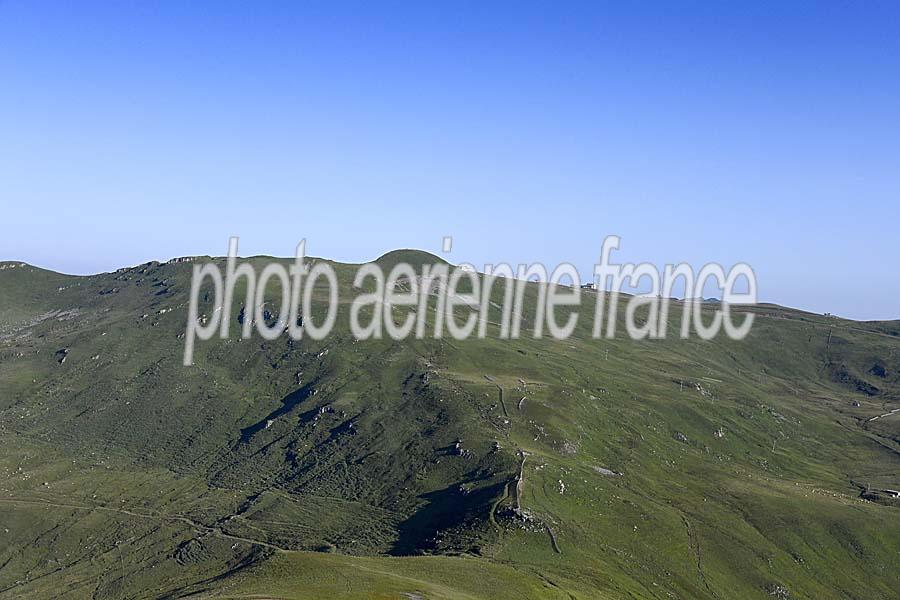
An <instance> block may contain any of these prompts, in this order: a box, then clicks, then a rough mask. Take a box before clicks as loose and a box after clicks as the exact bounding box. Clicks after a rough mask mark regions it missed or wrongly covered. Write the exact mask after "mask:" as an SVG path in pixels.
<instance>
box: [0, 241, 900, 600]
mask: <svg viewBox="0 0 900 600" xmlns="http://www.w3.org/2000/svg"><path fill="white" fill-rule="evenodd" d="M217 260H220V259H217ZM266 260H267V259H265V258H262V257H259V258H256V259H253V261H254V262H255V263H257V264H259V265H262V264H263V263H264V262H265V261H266ZM311 260H312V261H315V260H318V259H311ZM400 260H404V261H409V262H413V263H415V264H417V265H422V264H426V263H432V262H435V261H437V260H439V259H437V258H435V257H432V256H430V255H426V254H424V253H416V252H415V251H398V252H397V253H390V254H388V255H386V256H385V257H382V259H379V262H381V263H383V264H385V265H392V264H395V263H396V262H398V261H400ZM3 264H5V265H15V266H10V267H8V268H4V269H2V270H0V436H2V440H3V444H2V446H0V504H2V505H3V510H2V512H0V535H2V536H4V543H3V544H2V545H0V598H2V597H10V598H29V597H30V598H49V597H71V598H88V597H92V598H162V597H166V598H176V597H185V596H188V595H198V596H201V597H231V598H248V597H279V598H282V597H283V598H318V597H326V596H330V597H361V598H362V597H365V598H368V597H379V598H401V597H407V598H409V597H416V596H420V597H425V598H504V597H516V598H527V597H534V598H545V597H551V598H552V597H560V598H573V597H574V598H629V597H631V598H671V597H678V598H710V599H712V598H765V597H772V596H774V597H792V598H793V597H796V598H893V597H896V590H897V589H900V575H898V573H900V568H898V567H900V554H898V553H900V519H898V514H900V513H898V510H900V506H898V505H896V504H895V503H894V501H893V500H892V499H890V498H889V497H887V495H885V494H884V493H882V492H879V491H878V490H883V489H898V488H900V454H898V453H900V412H898V413H893V414H890V413H891V411H892V410H894V409H896V408H900V352H898V350H900V324H898V323H897V322H880V323H858V322H851V321H844V320H841V319H835V318H826V317H823V316H819V315H812V314H809V313H804V312H802V311H796V310H792V309H785V308H781V307H777V306H770V305H760V306H757V307H752V308H745V309H742V310H752V311H754V312H756V313H757V318H756V323H755V325H754V328H753V330H752V332H751V334H750V336H749V337H748V338H747V339H746V340H744V341H741V342H735V341H731V340H727V339H718V338H717V339H715V340H712V341H709V342H705V341H702V340H699V339H697V338H692V339H687V340H682V339H679V338H677V336H674V335H673V336H670V337H669V338H667V339H665V340H647V341H643V342H634V341H630V340H627V339H624V338H623V337H622V336H623V335H624V329H620V331H621V332H622V333H621V334H620V336H619V338H618V339H614V340H606V339H603V340H598V339H593V338H591V336H590V332H591V328H592V324H593V323H592V316H593V303H594V301H595V298H596V297H595V296H594V294H592V293H588V294H585V295H584V297H583V306H582V307H581V310H580V314H581V317H580V320H579V323H578V327H577V329H576V332H575V334H574V335H573V336H572V337H571V338H570V339H568V340H565V341H557V340H553V339H539V340H536V339H533V338H532V337H531V330H530V325H529V323H531V322H533V311H534V303H535V298H536V293H537V287H536V286H535V285H530V286H529V289H528V290H527V292H526V299H527V308H526V311H525V315H524V317H525V320H524V323H525V324H524V326H523V335H522V338H521V339H518V340H500V339H497V337H498V336H497V329H498V328H497V327H496V325H494V324H492V325H491V326H490V327H489V328H488V332H489V333H488V337H487V338H486V339H471V340H466V341H456V340H452V339H447V338H444V339H424V340H407V341H402V342H396V341H393V340H390V339H384V340H370V341H357V340H355V339H353V337H352V336H351V335H350V333H349V327H348V313H349V301H350V299H352V297H353V292H352V290H351V283H352V278H353V275H354V273H355V267H352V266H349V265H340V264H335V263H333V266H334V268H335V270H336V271H337V273H338V276H339V279H340V288H341V299H342V302H343V304H342V305H341V311H340V313H339V317H338V325H337V327H336V330H335V333H333V334H332V335H331V336H329V337H328V338H326V339H325V340H322V341H312V340H308V339H303V340H300V341H296V342H295V341H291V340H290V339H289V338H288V337H287V336H282V337H281V338H279V339H277V340H274V341H271V342H268V341H264V340H262V339H261V338H260V337H259V336H258V335H254V337H251V338H250V339H245V340H241V339H239V336H238V334H239V327H240V321H239V319H240V318H241V314H240V308H241V298H242V295H243V288H241V287H240V286H239V287H238V289H237V290H236V293H235V299H236V300H235V307H234V310H233V313H232V314H230V315H227V318H228V319H229V322H230V326H231V328H232V336H231V338H230V339H228V340H220V339H214V340H210V341H207V342H198V344H197V346H196V351H195V364H194V365H193V366H192V367H184V366H182V355H183V349H184V339H183V334H184V330H185V323H186V321H187V303H188V293H189V291H190V277H191V268H192V265H191V264H190V263H172V264H159V263H149V264H146V265H141V266H138V267H134V268H129V269H122V270H119V271H117V272H115V273H108V274H101V275H95V276H89V277H73V276H66V275H60V274H57V273H52V272H48V271H44V270H41V269H37V268H35V267H31V266H28V265H21V266H20V263H3ZM270 292H271V294H270V296H271V297H272V298H274V297H275V296H277V292H278V290H277V289H275V287H274V286H273V289H272V290H270ZM501 292H502V290H500V289H497V290H494V293H493V294H492V296H493V298H492V299H493V300H494V301H495V302H497V303H499V302H501V301H502V293H501ZM324 293H325V291H324V289H320V290H317V292H316V294H315V298H316V300H317V305H316V307H315V309H314V310H313V314H314V315H317V314H321V312H322V311H323V310H324V306H323V305H322V302H323V301H324V298H325V296H324ZM204 310H205V311H207V312H208V311H211V304H210V302H207V303H206V304H205V305H204ZM458 312H459V314H460V315H464V314H465V312H466V309H462V308H460V309H458ZM621 313H622V314H624V309H623V310H622V311H621ZM395 316H396V318H397V319H399V318H400V317H401V316H402V314H401V311H399V310H398V311H397V314H396V315H395ZM305 317H308V316H305ZM433 318H434V316H433V312H432V313H429V319H430V320H433ZM680 318H681V311H680V306H679V305H676V306H675V307H674V308H673V311H672V313H671V314H670V317H669V321H670V328H671V331H677V328H678V326H679V323H680ZM498 320H499V311H498V314H496V315H492V318H491V321H492V322H494V323H496V322H497V321H498ZM620 326H621V324H620ZM881 415H889V416H881ZM875 417H878V418H875ZM403 594H407V596H403ZM409 594H411V596H410V595H409ZM785 594H789V596H785Z"/></svg>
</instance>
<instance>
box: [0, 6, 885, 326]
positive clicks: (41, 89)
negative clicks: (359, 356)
mask: <svg viewBox="0 0 900 600" xmlns="http://www.w3.org/2000/svg"><path fill="white" fill-rule="evenodd" d="M309 4H310V5H309V6H305V7H301V6H300V3H293V2H290V3H289V2H285V3H283V4H281V3H270V2H241V3H226V2H219V1H216V2H206V3H203V2H190V3H188V2H176V1H172V2H133V3H132V2H109V3H93V2H90V1H87V0H79V1H78V2H65V3H54V2H41V1H24V0H23V1H19V0H0V215H2V216H0V219H2V221H0V222H2V224H3V228H2V232H3V234H2V237H0V259H16V260H25V261H28V262H31V263H33V264H37V265H39V266H44V267H48V268H52V269H56V270H61V271H65V272H70V273H91V272H98V271H107V270H112V269H115V268H117V267H120V266H124V265H130V264H136V263H139V262H144V261H147V260H151V259H158V260H165V259H168V258H171V257H174V256H181V255H190V254H224V253H225V251H226V248H227V238H228V236H229V235H239V236H240V237H241V254H243V255H249V254H275V255H291V254H292V253H293V249H294V246H295V244H296V243H297V241H299V240H300V239H301V238H307V240H308V242H307V248H308V253H309V254H312V255H316V256H324V257H328V258H334V259H338V260H344V261H352V262H363V261H366V260H369V259H372V258H375V257H376V256H378V255H380V254H381V253H383V252H384V251H387V250H390V249H394V248H398V247H416V248H422V249H426V250H430V251H433V252H437V251H438V250H439V249H440V246H441V238H442V236H444V235H452V236H454V247H453V252H452V254H451V255H450V256H449V258H450V260H451V261H454V262H459V261H463V260H466V261H471V262H473V263H476V264H484V263H486V262H499V261H512V262H516V263H518V262H526V261H527V262H531V261H543V262H545V263H549V264H556V263H559V262H563V261H567V262H572V263H574V264H575V265H576V266H578V267H579V268H580V269H581V270H582V272H583V273H585V274H587V273H589V269H590V266H591V265H592V264H593V263H594V262H595V260H596V257H597V254H598V252H599V249H600V243H601V240H602V239H603V237H604V236H605V235H607V234H618V235H620V236H622V239H623V249H622V251H621V253H620V254H619V255H618V256H619V257H620V258H621V259H623V260H631V261H642V260H648V261H652V262H656V263H667V262H670V263H671V262H679V261H682V260H686V261H689V262H692V263H695V264H698V265H699V264H701V263H704V262H707V261H718V262H721V263H724V264H726V265H728V264H731V263H734V262H736V261H747V262H749V263H750V264H751V265H753V267H754V268H755V270H756V273H757V277H758V280H759V286H760V295H761V298H762V299H763V300H767V301H774V302H778V303H780V304H786V305H790V306H797V307H800V308H806V309H810V310H815V311H819V312H825V311H828V312H834V313H837V314H840V315H844V316H848V317H853V318H860V319H874V318H900V265H898V259H900V235H898V228H900V33H898V32H900V3H897V2H834V3H828V2H820V1H817V2H790V1H789V2H744V3H741V4H744V5H745V6H743V7H739V6H737V5H738V3H735V2H722V3H716V2H666V3H653V2H639V3H623V4H631V5H632V6H631V7H629V8H622V7H619V6H617V5H618V4H620V3H611V2H609V3H604V2H589V3H584V4H579V3H574V2H540V3H533V4H532V3H524V2H510V3H498V2H443V3H432V2H415V3H414V2H409V3H393V2H390V3H382V2H377V3H375V2H365V3H363V2H360V3H340V7H338V8H334V7H330V6H327V5H328V4H332V3H324V2H321V3H309ZM438 4H440V5H441V6H438Z"/></svg>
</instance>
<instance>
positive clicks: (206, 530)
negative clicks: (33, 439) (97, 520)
mask: <svg viewBox="0 0 900 600" xmlns="http://www.w3.org/2000/svg"><path fill="white" fill-rule="evenodd" d="M0 503H5V504H20V505H32V506H52V507H55V508H65V509H69V510H83V511H86V512H93V511H102V512H112V513H118V514H122V515H128V516H130V517H135V518H138V519H153V520H157V521H179V522H181V523H184V524H186V525H188V526H190V527H192V528H193V529H194V530H196V531H197V532H198V533H202V534H208V535H215V536H218V537H221V538H223V539H227V540H231V541H235V542H244V543H246V544H251V545H253V546H260V547H263V548H268V549H270V550H276V551H278V552H290V551H291V550H290V549H288V548H282V547H280V546H276V545H275V544H270V543H269V542H264V541H262V540H254V539H251V538H246V537H242V536H239V535H232V534H230V533H225V532H224V531H222V529H221V528H219V527H209V526H207V525H203V524H202V523H198V522H197V521H194V520H193V519H191V518H188V517H185V516H183V515H166V514H153V513H140V512H135V511H133V510H128V509H125V508H112V507H109V506H99V505H95V506H84V505H80V504H66V503H62V502H50V501H47V500H29V499H26V498H0Z"/></svg>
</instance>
